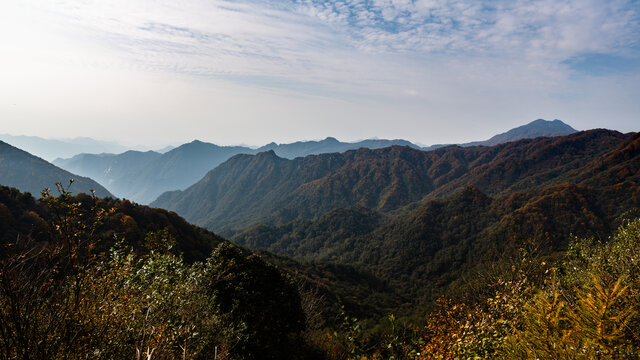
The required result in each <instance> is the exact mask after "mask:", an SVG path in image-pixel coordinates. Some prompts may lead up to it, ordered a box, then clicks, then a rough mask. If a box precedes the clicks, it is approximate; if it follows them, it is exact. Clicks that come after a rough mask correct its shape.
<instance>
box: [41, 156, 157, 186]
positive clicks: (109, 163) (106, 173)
mask: <svg viewBox="0 0 640 360" xmlns="http://www.w3.org/2000/svg"><path fill="white" fill-rule="evenodd" d="M161 156H162V154H161V153H159V152H155V151H146V152H142V151H135V150H129V151H126V152H123V153H121V154H117V155H116V154H79V155H76V156H74V157H72V158H70V159H56V160H54V161H53V164H54V165H56V166H59V167H61V168H63V169H65V170H68V171H70V172H73V173H79V174H83V175H85V176H88V177H90V178H92V179H94V180H96V181H97V182H99V183H100V184H103V185H104V186H106V187H107V188H108V189H109V190H110V191H111V192H112V193H113V194H115V195H117V196H119V197H123V196H122V195H121V194H127V193H128V192H129V191H131V188H130V186H131V185H130V184H131V182H132V180H133V179H134V178H135V177H137V176H138V175H139V173H140V169H143V168H144V167H145V166H147V165H148V164H149V163H151V162H152V161H154V160H156V159H157V158H159V157H161Z"/></svg>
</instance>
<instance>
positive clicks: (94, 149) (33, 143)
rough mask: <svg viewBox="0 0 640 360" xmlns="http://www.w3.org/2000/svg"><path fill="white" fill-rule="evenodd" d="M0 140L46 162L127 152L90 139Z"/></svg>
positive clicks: (9, 137)
mask: <svg viewBox="0 0 640 360" xmlns="http://www.w3.org/2000/svg"><path fill="white" fill-rule="evenodd" d="M0 140H2V141H4V142H6V143H7V144H10V145H13V146H15V147H17V148H19V149H23V150H24V151H27V152H29V153H30V154H33V155H35V156H38V157H41V158H43V159H45V160H47V161H52V160H54V159H56V158H68V157H71V156H74V155H76V154H80V153H94V154H100V153H120V152H123V151H126V150H127V148H126V147H124V146H122V145H120V144H118V143H116V142H113V141H99V140H94V139H91V138H75V139H68V140H58V139H45V138H41V137H37V136H22V135H21V136H13V135H8V134H0Z"/></svg>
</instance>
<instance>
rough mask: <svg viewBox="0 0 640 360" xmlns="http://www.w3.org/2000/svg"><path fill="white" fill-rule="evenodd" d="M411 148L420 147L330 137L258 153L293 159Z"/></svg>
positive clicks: (400, 142) (269, 147)
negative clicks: (357, 151) (350, 140)
mask: <svg viewBox="0 0 640 360" xmlns="http://www.w3.org/2000/svg"><path fill="white" fill-rule="evenodd" d="M394 145H399V146H410V147H413V148H416V149H419V148H420V147H419V146H417V145H415V144H413V143H411V142H409V141H406V140H400V139H396V140H384V139H368V140H362V141H358V142H353V143H349V142H341V141H338V140H337V139H336V138H333V137H328V138H326V139H324V140H320V141H298V142H294V143H291V144H276V143H273V142H272V143H270V144H267V145H265V146H262V147H260V148H258V149H257V150H256V152H264V151H269V150H273V151H274V152H275V154H276V155H278V156H279V157H282V158H287V159H293V158H297V157H300V156H307V155H317V154H328V153H335V152H338V153H340V152H345V151H347V150H355V149H360V148H367V149H380V148H384V147H389V146H394Z"/></svg>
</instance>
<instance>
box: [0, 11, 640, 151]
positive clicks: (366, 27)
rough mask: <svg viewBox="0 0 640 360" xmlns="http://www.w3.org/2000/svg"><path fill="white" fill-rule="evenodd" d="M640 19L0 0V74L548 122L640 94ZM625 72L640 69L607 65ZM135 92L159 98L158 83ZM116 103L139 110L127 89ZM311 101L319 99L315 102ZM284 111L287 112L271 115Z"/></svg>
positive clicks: (57, 82) (53, 83)
mask: <svg viewBox="0 0 640 360" xmlns="http://www.w3.org/2000/svg"><path fill="white" fill-rule="evenodd" d="M639 16H640V15H639V3H638V2H637V1H632V0H610V1H600V0H567V1H556V0H495V1H488V0H454V1H450V0H449V1H448V0H282V1H279V0H268V1H258V0H239V1H226V0H190V1H184V2H176V1H174V0H144V1H143V0H141V1H129V0H82V1H78V0H22V1H20V2H12V1H8V2H0V52H1V53H2V54H3V56H1V57H0V77H2V78H3V79H7V78H10V79H13V80H12V81H13V83H12V84H11V90H8V89H9V88H10V87H9V86H7V87H6V88H5V89H4V91H6V93H7V96H9V97H11V99H15V101H19V99H18V98H17V97H16V96H17V95H15V94H13V93H20V94H24V97H25V98H28V94H29V92H30V91H33V90H32V87H31V86H30V85H29V84H28V83H29V82H30V81H36V80H38V79H47V76H39V75H40V74H45V75H46V74H47V73H49V72H56V74H57V76H55V77H52V80H47V81H48V82H47V83H46V84H43V87H47V88H50V89H55V88H56V87H62V88H63V87H64V83H65V82H69V80H65V79H71V78H75V79H73V81H77V82H78V86H77V88H78V89H80V90H78V91H77V92H78V93H79V94H83V91H82V90H84V88H85V87H86V88H89V89H95V88H94V86H95V87H99V86H98V85H93V84H90V83H89V82H92V81H97V79H99V80H100V81H105V82H106V83H107V84H109V86H111V87H112V89H110V90H109V92H107V93H106V95H111V92H113V93H118V91H117V90H114V89H117V87H118V86H120V85H119V84H120V83H122V84H124V83H125V82H126V81H127V79H130V81H132V82H133V81H139V82H140V83H142V82H147V81H150V80H148V79H149V78H150V77H151V78H154V79H155V77H154V75H155V74H163V76H164V75H168V76H175V77H179V78H180V79H181V80H180V81H176V82H177V83H180V84H181V85H180V88H185V89H186V88H188V87H189V86H190V85H188V84H192V85H191V86H193V89H198V91H200V90H202V89H203V88H206V86H203V85H202V83H206V84H210V86H212V87H218V86H220V83H226V84H230V85H233V89H234V90H233V92H232V93H233V96H227V97H225V99H227V100H228V101H227V102H230V101H231V100H229V99H232V98H235V97H245V98H247V99H245V101H246V102H247V103H250V102H251V101H258V102H259V101H261V100H255V99H253V100H252V99H248V98H249V97H250V96H252V97H259V96H260V95H257V94H264V93H267V94H268V95H269V96H273V97H275V98H278V99H279V100H278V101H277V103H278V104H280V105H281V106H287V105H286V104H288V103H289V101H292V102H295V101H298V104H304V106H302V105H300V106H298V107H297V110H296V111H298V112H297V113H296V116H298V117H302V115H301V114H303V111H302V110H301V109H305V108H306V107H310V108H313V109H316V110H318V114H315V115H314V116H311V115H309V117H310V118H314V119H316V120H318V119H319V118H320V117H321V115H322V114H321V110H322V109H324V108H325V107H324V106H316V105H317V104H319V103H322V104H327V103H330V104H334V105H333V106H336V108H340V106H342V108H344V109H347V108H348V109H349V110H348V111H347V110H345V111H344V113H345V114H347V113H348V114H349V116H348V117H347V116H346V115H344V117H343V118H341V119H342V120H341V121H340V122H339V123H344V121H345V119H347V118H354V119H357V118H359V116H358V115H357V111H356V110H355V109H358V108H362V109H365V110H363V113H367V114H369V115H371V114H373V115H371V116H379V115H376V114H381V113H383V112H382V111H377V112H371V111H369V109H371V108H372V104H380V106H382V107H385V109H387V110H386V112H385V114H387V116H389V117H392V116H394V115H393V114H399V115H396V116H397V117H400V116H406V117H407V118H411V119H414V120H412V121H413V122H411V123H410V124H409V125H410V126H415V127H419V126H421V125H420V122H419V121H418V120H415V119H422V118H426V117H429V116H430V117H431V119H433V120H430V121H437V119H440V118H451V119H459V120H460V121H465V120H464V119H469V118H471V117H476V116H485V117H495V118H501V119H503V120H504V119H507V118H516V116H517V115H518V114H521V115H519V116H521V117H520V118H518V121H519V122H521V121H528V120H532V119H534V118H538V117H543V116H544V114H536V111H541V110H538V109H544V108H545V107H546V108H549V109H562V110H557V111H555V110H554V111H551V110H549V112H550V114H551V115H550V117H554V118H555V117H558V118H562V114H565V113H566V114H573V113H575V111H574V110H575V109H576V108H579V105H580V104H581V102H583V103H585V104H595V103H597V101H596V99H595V98H594V97H595V96H599V95H600V94H602V92H588V91H583V89H584V88H585V87H587V86H595V85H599V86H600V85H601V86H604V87H605V88H604V89H603V90H602V91H605V90H606V91H608V92H609V93H611V94H612V95H611V98H612V99H613V98H620V99H622V98H624V97H620V96H618V97H616V96H615V95H616V94H623V93H625V92H633V90H634V89H638V84H637V83H633V82H634V81H637V80H635V79H637V74H638V73H639V71H640V66H638V58H639V57H640V44H639V40H638V39H640V25H639V22H640V20H639V19H640V18H639ZM621 68H623V69H624V71H625V72H626V73H631V74H632V75H634V76H620V71H613V70H615V69H618V70H619V69H621ZM2 72H4V74H3V73H2ZM112 73H115V74H116V75H118V74H119V75H121V76H112V75H111V74H112ZM626 73H625V74H623V75H627V74H626ZM91 74H96V75H93V77H92V76H91ZM131 74H135V75H131ZM149 74H151V75H149ZM36 75H38V76H36ZM594 76H597V77H604V79H596V80H594V79H592V77H594ZM36 77H37V79H36ZM112 78H113V79H118V81H110V80H109V79H112ZM23 79H31V80H30V81H27V82H25V81H24V80H23ZM33 79H35V80H33ZM105 79H106V80H105ZM107 80H109V81H107ZM83 82H87V84H85V83H83ZM195 83H198V84H199V85H197V86H196V85H193V84H195ZM5 84H6V83H5ZM621 84H622V85H621ZM122 86H127V85H122ZM137 86H139V89H145V91H154V92H150V94H151V93H153V94H154V96H155V95H158V94H156V92H155V89H160V90H162V88H161V87H158V86H155V84H153V85H149V86H143V85H142V84H137ZM130 87H131V88H136V87H135V86H130ZM14 88H17V89H20V91H19V92H16V91H14ZM136 89H137V88H136ZM242 89H244V90H242ZM0 90H2V89H0ZM160 90H158V91H160ZM51 91H52V92H54V90H51ZM184 92H185V93H189V94H192V93H191V92H190V91H188V90H184ZM136 93H141V94H142V95H144V93H143V91H142V90H138V91H136ZM230 93H231V92H230ZM116 95H117V94H116ZM142 95H141V96H142ZM164 95H165V94H159V95H158V96H160V97H161V98H162V99H165V98H164V97H162V96H164ZM86 96H87V97H89V96H90V94H89V93H87V95H86ZM43 97H45V96H44V95H43ZM185 97H186V96H185ZM31 98H33V97H31ZM116 98H117V99H119V101H120V102H123V103H125V107H124V108H126V109H130V111H134V108H135V106H131V107H129V106H130V104H128V103H126V98H127V97H124V96H116ZM137 98H138V97H136V99H137ZM314 98H315V99H316V100H317V101H318V102H317V103H313V104H316V105H312V103H311V102H307V101H311V100H313V99H314ZM57 99H58V98H57ZM82 99H83V101H86V102H89V99H88V98H85V97H82ZM291 99H294V100H291ZM300 99H303V100H300ZM567 99H569V100H567ZM58 100H59V101H63V100H62V99H58ZM200 100H201V102H199V103H198V105H197V107H202V108H207V107H206V103H207V100H206V99H200ZM100 101H103V100H100ZM625 101H626V100H625ZM139 102H140V103H141V104H142V103H144V104H147V105H148V103H146V102H142V101H141V100H139ZM164 102H165V103H166V104H169V103H171V102H170V101H168V100H166V99H165V100H164ZM345 102H348V103H349V104H348V105H345V104H344V103H345ZM92 103H93V104H96V106H97V104H98V103H99V101H97V100H96V102H92ZM274 103H276V101H275V100H274ZM171 104H173V103H171ZM335 104H338V105H335ZM563 104H564V105H563ZM566 104H569V105H566ZM0 105H1V103H0ZM134 105H135V104H134ZM622 105H624V106H626V107H624V109H628V110H625V111H626V112H625V111H622V110H620V111H619V113H620V114H623V113H626V114H627V115H624V116H625V117H626V118H627V119H630V118H631V117H632V114H634V112H635V113H636V114H637V111H636V108H634V107H633V106H634V105H633V104H632V102H625V104H622ZM48 106H50V108H53V109H55V108H56V106H57V105H55V104H49V105H48ZM175 106H178V105H175ZM259 106H260V107H261V108H262V107H263V106H264V107H265V108H268V105H265V104H263V103H260V105H259ZM296 106H297V105H296ZM314 106H315V107H314ZM601 106H603V108H602V109H611V108H614V107H615V106H617V105H616V103H615V102H613V101H611V102H608V103H604V104H601ZM0 107H1V106H0ZM194 107H195V105H194ZM292 107H293V106H292ZM31 108H36V106H32V107H30V108H29V109H31ZM207 109H208V108H207ZM227 109H228V110H227V111H228V113H229V114H230V113H231V112H232V108H230V107H227ZM234 109H235V108H234ZM28 111H31V110H28ZM28 111H27V110H25V114H28ZM89 111H90V109H87V112H89ZM208 111H213V110H211V109H209V110H208ZM243 111H244V109H243ZM158 112H161V111H159V110H158ZM158 112H151V113H150V114H151V115H149V116H156V115H157V113H158ZM165 112H166V111H165ZM184 112H188V110H184ZM244 112H245V113H246V114H247V115H246V116H247V117H250V116H259V115H260V114H259V113H252V112H247V111H244ZM603 112H605V111H604V110H602V111H600V113H603ZM179 113H180V111H178V110H176V111H175V112H171V114H173V115H175V114H179ZM239 113H243V112H242V111H240V112H239ZM591 113H594V114H595V113H596V111H591ZM2 114H3V113H2V109H1V108H0V116H2ZM138 114H139V117H142V116H143V114H144V112H143V111H139V113H138ZM332 114H333V115H335V116H336V117H337V116H338V113H337V112H334V113H332ZM630 114H631V115H630ZM116 115H118V116H125V114H124V113H117V112H116ZM116 115H114V117H115V116H116ZM205 115H206V114H204V112H203V113H202V114H200V115H199V116H200V118H203V119H204V118H206V116H205ZM285 115H286V112H284V111H278V112H277V116H275V115H274V118H275V117H283V116H285ZM588 115H589V113H585V116H588ZM24 116H25V117H26V116H27V115H24ZM78 116H79V115H78ZM176 116H177V115H176ZM621 116H622V115H621ZM383 120H384V119H378V121H379V124H383V123H384V121H383ZM203 121H204V120H203ZM318 121H320V120H318ZM593 121H595V120H593ZM629 121H630V120H629ZM513 125H519V123H514V124H513ZM380 126H382V125H380ZM301 128H304V129H306V128H311V127H310V126H303V127H301ZM353 128H354V129H355V130H353V131H354V132H356V131H359V130H361V129H362V126H361V125H360V124H358V125H354V126H353ZM374 128H375V127H373V126H372V127H371V129H374ZM396 128H397V129H401V128H402V127H399V126H398V127H396ZM396 128H394V130H396ZM488 128H489V127H487V129H488ZM501 128H508V127H507V126H502V127H501ZM449 130H451V129H449ZM453 130H456V129H453ZM464 130H466V129H465V127H464V126H462V127H461V129H458V131H464ZM326 135H332V134H331V133H330V132H329V133H326ZM371 135H375V134H371ZM474 135H475V134H474ZM487 135H490V134H487ZM394 136H398V137H401V136H402V135H401V134H399V133H398V134H396V135H394ZM359 137H361V136H360V135H358V136H356V135H354V138H359ZM472 139H474V138H469V139H467V140H472ZM269 140H273V139H269ZM419 140H422V141H423V142H429V141H428V140H426V139H419ZM436 141H437V142H442V141H444V140H443V139H441V140H436Z"/></svg>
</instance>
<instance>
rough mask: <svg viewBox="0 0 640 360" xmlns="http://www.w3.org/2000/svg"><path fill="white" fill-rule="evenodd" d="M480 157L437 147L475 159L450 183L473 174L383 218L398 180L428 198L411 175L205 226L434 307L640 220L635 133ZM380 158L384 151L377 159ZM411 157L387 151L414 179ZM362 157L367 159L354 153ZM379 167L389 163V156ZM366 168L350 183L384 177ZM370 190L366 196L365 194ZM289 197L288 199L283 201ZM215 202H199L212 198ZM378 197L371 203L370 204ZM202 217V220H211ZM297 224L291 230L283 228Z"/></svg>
mask: <svg viewBox="0 0 640 360" xmlns="http://www.w3.org/2000/svg"><path fill="white" fill-rule="evenodd" d="M383 150H384V149H383ZM451 150H455V151H456V153H450V152H449V151H451ZM473 150H474V149H473V148H456V149H440V151H442V153H441V154H442V155H445V154H448V158H449V159H452V158H454V156H453V155H454V154H455V155H457V158H458V159H467V160H466V161H465V162H463V161H460V165H459V166H458V167H452V168H451V169H450V172H448V174H449V175H450V174H457V173H458V171H461V170H456V169H465V171H464V172H463V174H462V175H458V176H457V177H456V179H455V180H453V181H451V180H450V181H445V182H442V183H440V182H438V181H437V179H438V178H437V177H435V179H436V180H435V181H432V183H434V184H440V185H436V186H435V188H434V190H432V191H430V192H427V193H426V195H424V196H423V197H422V198H420V199H419V200H418V201H415V202H413V203H411V202H410V200H407V199H408V197H404V198H402V200H404V201H399V202H397V203H396V206H393V207H390V208H386V207H385V206H384V204H385V200H387V199H389V196H388V195H386V194H388V192H386V191H385V190H381V189H385V188H387V187H388V186H389V185H388V184H397V183H400V182H402V181H405V185H404V190H403V192H407V189H412V190H416V191H417V190H420V188H419V187H415V186H410V185H409V184H408V183H407V182H408V181H410V179H414V177H413V176H411V175H410V176H406V177H403V176H398V175H393V176H392V177H393V179H390V180H388V181H386V182H380V187H378V188H375V187H372V184H371V183H367V182H366V181H364V182H361V181H350V180H348V178H347V177H341V176H340V177H337V178H339V179H341V180H342V183H347V184H353V185H354V186H353V187H351V188H350V190H348V191H346V192H349V191H351V192H354V193H357V194H360V197H353V198H350V199H351V200H353V201H351V202H349V203H348V204H347V205H344V202H343V201H342V200H340V199H339V198H340V197H342V196H344V194H345V193H346V192H345V190H344V187H342V186H341V185H340V184H339V183H338V182H336V181H335V179H336V178H335V177H334V178H333V179H332V176H327V175H325V176H324V177H322V178H320V179H319V180H313V181H311V182H310V183H311V184H314V185H316V186H318V185H321V186H320V189H322V190H319V191H314V192H311V193H306V192H300V191H299V190H297V189H296V190H293V191H290V190H289V189H287V188H286V187H283V186H282V185H281V184H286V182H282V183H281V184H278V185H275V186H273V187H272V189H273V190H272V191H271V194H270V196H271V197H273V198H277V196H276V195H275V193H274V192H278V191H280V190H283V192H282V193H280V196H284V197H285V198H287V199H289V200H290V201H291V202H289V201H283V202H276V203H274V204H269V205H268V206H266V207H264V206H263V202H262V201H263V200H264V201H268V200H267V199H264V198H260V199H256V200H255V202H253V206H254V207H256V208H257V209H255V210H254V209H250V208H240V209H236V208H235V207H230V208H227V211H228V213H227V214H228V215H226V216H224V215H223V214H224V210H218V209H217V208H212V209H213V210H211V211H212V214H213V215H214V216H216V217H215V218H214V217H213V216H212V217H211V218H205V219H207V220H201V221H205V222H203V224H207V226H208V224H210V223H207V222H206V221H208V220H209V219H213V220H215V222H214V224H222V225H223V226H224V225H225V224H234V225H237V228H242V227H243V226H245V225H246V224H250V223H253V224H255V225H253V226H249V227H245V230H243V231H227V235H229V236H231V235H232V236H231V239H232V241H234V242H236V243H237V244H241V245H243V246H247V247H250V248H254V249H263V250H266V251H268V252H271V253H275V254H279V255H281V256H286V257H292V258H294V259H297V260H300V261H311V262H314V263H335V264H350V265H356V266H357V267H358V268H359V269H361V270H363V271H367V272H371V273H372V274H374V275H375V276H376V277H378V278H379V279H380V281H382V282H383V283H386V284H388V285H389V286H390V287H391V288H393V289H395V291H397V292H398V293H399V294H402V295H403V296H406V297H409V298H414V299H425V298H427V299H433V297H434V296H437V295H438V294H441V293H442V292H443V291H451V292H456V293H457V295H456V296H462V294H470V293H472V288H473V287H474V286H477V283H478V282H479V281H481V279H482V277H481V276H478V274H483V275H482V276H487V274H488V273H487V272H491V271H498V270H496V269H502V268H504V267H508V266H510V264H511V263H510V261H517V259H518V258H520V257H521V256H522V253H521V252H522V251H527V252H529V253H530V254H533V253H535V255H536V256H543V257H548V258H550V259H556V258H557V256H558V254H562V253H563V252H564V251H566V249H567V247H568V245H569V241H570V239H571V238H572V237H574V236H578V237H594V238H599V239H605V238H606V237H607V236H608V234H611V232H612V231H613V230H614V229H615V228H616V227H617V226H619V225H620V224H622V223H624V221H625V219H632V218H635V217H638V216H640V134H639V133H635V134H621V133H618V132H615V131H609V130H592V131H586V132H580V133H576V134H572V135H569V136H565V137H557V138H537V139H529V140H521V141H518V142H514V143H508V144H502V145H498V146H496V147H490V148H485V149H484V150H485V151H481V152H480V153H473V152H471V151H473ZM476 150H477V149H476ZM376 151H382V150H375V151H372V152H374V153H375V152H376ZM411 151H412V150H411V149H407V148H401V147H397V148H392V150H389V153H394V152H395V156H394V158H395V159H396V161H397V167H395V168H396V169H405V170H406V172H407V173H408V174H411V173H412V172H414V170H413V169H411V168H409V167H408V164H410V163H412V161H415V160H412V161H407V159H411V158H410V157H409V155H410V154H411ZM437 151H438V150H437ZM437 151H434V152H427V153H426V154H430V153H435V152H437ZM359 152H363V150H362V149H361V150H358V151H354V152H353V153H354V154H355V153H359ZM467 152H471V153H467ZM347 154H349V152H348V153H345V154H344V155H345V156H347ZM361 155H363V154H361ZM258 156H259V155H258ZM258 156H256V157H258ZM376 157H378V158H381V159H384V156H382V155H381V154H376ZM400 159H404V160H400ZM418 159H419V158H418ZM280 161H286V160H280ZM423 161H424V160H423ZM381 162H384V160H381ZM309 163H312V162H311V161H309ZM415 164H421V162H416V163H415ZM360 165H361V167H358V166H353V165H349V166H348V168H349V170H348V171H346V173H350V174H351V175H353V176H357V174H360V175H362V177H361V179H362V178H367V177H368V176H369V175H370V174H373V173H376V171H363V169H364V168H367V167H370V166H371V165H370V163H369V164H368V165H367V162H366V161H365V162H362V163H361V164H360ZM222 166H223V167H224V164H223V165H222ZM271 166H272V167H274V168H275V165H271ZM280 166H282V165H280ZM376 166H381V165H380V164H376ZM268 167H269V166H266V167H265V166H264V165H263V166H261V168H262V169H264V168H268ZM435 168H436V169H437V167H435ZM338 169H340V170H338V171H334V172H332V174H337V173H340V172H342V173H343V174H344V173H345V170H346V169H345V168H343V167H342V166H340V167H338ZM353 169H358V171H354V170H353ZM274 173H278V171H277V170H276V171H274ZM390 173H393V170H392V171H390ZM285 174H287V173H286V172H285ZM444 174H447V173H444ZM210 175H211V177H212V178H214V176H213V174H210ZM287 175H288V176H289V177H291V175H289V174H287ZM443 176H445V177H446V176H447V175H443ZM205 179H206V178H205ZM267 179H268V177H265V178H262V179H260V180H258V181H256V182H255V183H253V184H249V183H246V182H245V184H246V186H248V188H251V187H253V186H261V184H259V183H260V182H261V181H266V180H267ZM415 180H416V181H418V182H419V181H423V180H424V179H422V180H421V179H415ZM239 183H243V181H242V180H239ZM456 183H457V184H458V185H457V186H453V185H449V184H456ZM204 184H205V183H202V184H200V185H201V186H202V185H204ZM221 184H224V183H221ZM307 184H308V183H305V184H303V185H301V186H300V188H302V187H305V186H307ZM365 184H366V185H365ZM364 187H368V190H367V191H363V189H364ZM199 191H206V188H200V189H199ZM217 191H218V192H219V193H225V194H226V193H227V192H231V193H233V192H234V191H235V190H234V189H231V188H226V187H218V188H217ZM267 193H269V191H267ZM286 193H289V194H291V195H290V196H288V197H287V195H285V194H286ZM408 193H411V191H409V192H408ZM417 193H418V192H416V194H417ZM208 194H209V193H205V192H203V193H201V195H202V198H203V199H207V197H208ZM244 195H245V194H242V195H238V194H235V196H239V198H240V200H239V202H240V203H244V202H245V200H244V198H243V197H242V196H244ZM250 195H251V194H250ZM226 196H230V197H233V196H234V195H226ZM416 197H419V196H416ZM371 198H373V199H375V201H373V202H367V201H363V200H366V199H371ZM183 199H188V198H187V197H184V198H179V197H178V198H176V199H174V201H176V202H177V204H180V205H181V206H184V203H181V202H180V201H183ZM222 199H224V198H222ZM356 200H357V201H356ZM218 201H221V200H218ZM202 202H203V201H201V202H199V203H202ZM204 202H207V200H204ZM215 202H216V200H213V201H211V203H215ZM221 202H222V201H221ZM247 202H248V201H247ZM404 204H406V205H404ZM198 209H199V211H200V213H201V214H207V211H209V210H207V208H201V207H200V208H198ZM314 209H316V210H317V211H316V212H315V213H313V210H314ZM180 211H181V210H180V209H178V213H180ZM256 212H258V214H256ZM240 214H244V215H242V216H241V215H240ZM189 215H190V213H187V216H189ZM291 218H293V219H294V220H290V221H287V219H291ZM229 219H230V220H229ZM246 219H249V220H248V221H247V220H246ZM237 228H236V229H237ZM221 229H224V228H222V227H221ZM492 269H493V270H492ZM474 274H475V275H474ZM445 289H446V290H445Z"/></svg>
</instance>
